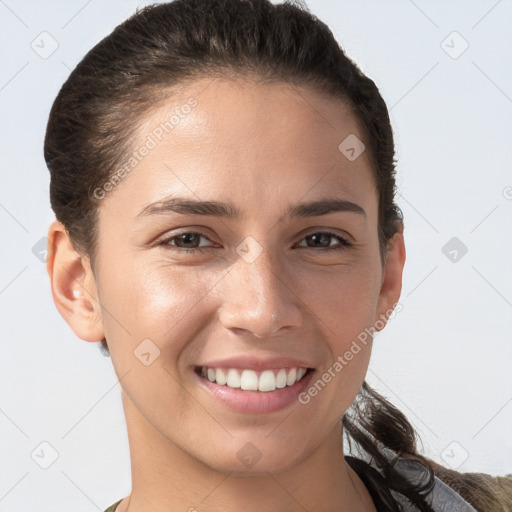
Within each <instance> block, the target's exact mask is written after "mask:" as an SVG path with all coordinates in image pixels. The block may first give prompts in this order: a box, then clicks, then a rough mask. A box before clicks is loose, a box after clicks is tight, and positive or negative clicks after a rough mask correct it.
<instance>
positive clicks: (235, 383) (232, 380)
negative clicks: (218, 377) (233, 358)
mask: <svg viewBox="0 0 512 512" xmlns="http://www.w3.org/2000/svg"><path fill="white" fill-rule="evenodd" d="M217 371H219V370H217ZM226 384H227V385H228V387H229V388H239V387H240V375H238V372H237V371H236V370H233V369H231V370H228V378H227V380H226Z"/></svg>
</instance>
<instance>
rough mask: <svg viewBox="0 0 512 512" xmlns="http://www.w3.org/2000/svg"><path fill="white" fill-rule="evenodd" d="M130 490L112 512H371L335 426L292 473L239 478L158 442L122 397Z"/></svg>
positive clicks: (163, 440) (155, 433) (166, 442)
mask: <svg viewBox="0 0 512 512" xmlns="http://www.w3.org/2000/svg"><path fill="white" fill-rule="evenodd" d="M122 395H123V406H124V410H125V416H126V423H127V428H128V441H129V446H130V456H131V472H132V491H131V493H130V495H129V496H127V497H126V498H125V499H124V500H123V501H122V502H121V503H120V504H119V505H118V507H117V509H116V512H143V511H147V510H151V511H152V512H178V511H179V512H184V511H187V512H203V511H205V510H208V512H221V511H222V512H226V511H235V510H243V511H244V512H260V511H261V510H265V511H269V512H274V511H275V512H278V511H279V512H296V511H298V510H307V511H309V512H316V511H320V510H321V511H322V512H376V509H375V506H374V504H373V502H372V500H371V497H370V495H369V493H368V491H367V489H366V487H365V486H364V484H363V483H362V481H361V480H360V479H359V477H358V476H357V474H356V473H355V472H354V471H353V470H352V469H351V468H350V466H349V465H348V464H347V463H346V462H345V459H344V454H343V438H342V429H341V424H337V425H336V426H335V428H333V429H332V431H331V432H330V433H329V435H328V436H327V438H326V439H325V440H324V441H323V442H322V443H321V445H320V446H318V447H317V449H316V450H315V451H314V452H313V453H311V454H310V455H309V456H308V457H306V458H304V459H302V460H301V462H300V463H299V464H297V465H296V466H294V467H293V468H291V469H288V470H286V471H281V472H276V473H272V472H268V471H266V472H261V473H258V474H255V475H251V476H246V475H243V476H242V475H241V474H239V473H238V472H237V471H235V470H234V471H232V472H229V473H224V472H219V471H217V470H215V469H213V468H212V467H210V466H208V465H207V464H205V463H203V462H201V461H199V460H197V459H196V458H195V457H192V456H191V455H190V454H189V453H187V452H185V451H184V450H182V449H181V448H180V447H178V446H176V445H175V444H174V443H172V442H170V441H169V440H168V439H166V438H164V437H163V436H162V435H161V434H160V433H159V432H158V431H156V430H155V429H154V428H153V427H152V425H150V424H149V423H148V422H147V421H146V420H145V418H143V417H142V416H141V415H140V413H139V412H138V410H137V409H136V407H135V406H134V405H133V403H132V402H131V400H130V399H129V398H128V397H127V396H126V395H125V393H124V392H123V393H122Z"/></svg>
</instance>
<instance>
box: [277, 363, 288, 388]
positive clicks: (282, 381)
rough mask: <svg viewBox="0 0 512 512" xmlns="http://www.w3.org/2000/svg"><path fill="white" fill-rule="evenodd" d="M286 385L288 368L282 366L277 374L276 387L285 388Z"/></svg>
mask: <svg viewBox="0 0 512 512" xmlns="http://www.w3.org/2000/svg"><path fill="white" fill-rule="evenodd" d="M285 386H286V370H285V369H284V368H281V369H280V370H279V371H278V372H277V375H276V388H279V389H281V388H284V387H285Z"/></svg>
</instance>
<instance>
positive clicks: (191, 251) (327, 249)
mask: <svg viewBox="0 0 512 512" xmlns="http://www.w3.org/2000/svg"><path fill="white" fill-rule="evenodd" d="M183 235H199V236H201V237H203V238H206V239H208V240H210V239H209V238H208V237H207V236H206V235H205V234H203V233H200V232H198V231H184V232H183V233H179V234H177V235H173V236H171V237H168V238H166V239H164V240H162V241H161V242H160V243H159V244H158V245H162V246H164V247H165V248H166V249H167V248H172V250H180V251H186V252H187V253H189V254H194V253H197V252H200V253H201V252H205V251H208V250H210V249H213V247H202V248H198V247H196V248H192V249H186V248H184V247H177V246H175V245H171V244H170V243H169V242H170V241H171V240H174V239H176V238H178V237H180V236H183ZM312 235H330V236H332V237H334V238H337V239H338V240H339V242H340V245H339V246H335V247H317V248H315V247H306V249H313V250H316V251H320V252H330V251H342V250H344V249H347V248H349V247H351V246H352V243H350V242H349V241H348V240H346V239H345V238H343V237H342V236H340V235H338V234H337V233H333V232H331V231H315V232H313V233H310V234H308V235H306V236H305V237H303V238H302V239H301V240H299V241H300V242H302V240H304V239H305V238H308V237H310V236H312Z"/></svg>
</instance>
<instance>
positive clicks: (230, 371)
mask: <svg viewBox="0 0 512 512" xmlns="http://www.w3.org/2000/svg"><path fill="white" fill-rule="evenodd" d="M307 371H308V369H307V368H278V369H272V370H264V371H255V370H250V369H237V368H206V367H205V366H202V367H199V368H198V369H197V372H198V374H199V375H201V377H203V378H207V379H208V380H209V381H210V382H213V383H216V384H218V385H219V386H227V387H229V388H232V389H242V390H245V391H262V392H268V391H275V390H276V389H282V388H285V387H287V386H293V385H294V384H295V383H296V382H299V381H300V380H301V379H302V378H303V377H304V375H306V373H307Z"/></svg>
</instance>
